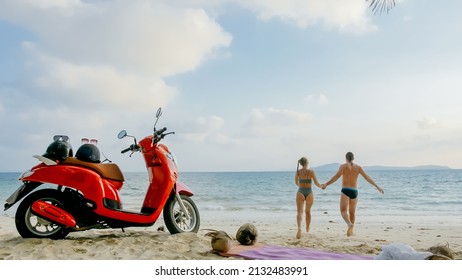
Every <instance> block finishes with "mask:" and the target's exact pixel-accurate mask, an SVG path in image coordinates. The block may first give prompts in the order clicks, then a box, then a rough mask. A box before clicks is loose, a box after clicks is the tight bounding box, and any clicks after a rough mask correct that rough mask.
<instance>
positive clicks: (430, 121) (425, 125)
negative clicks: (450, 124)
mask: <svg viewBox="0 0 462 280" xmlns="http://www.w3.org/2000/svg"><path fill="white" fill-rule="evenodd" d="M417 126H418V127H419V128H420V129H432V128H437V127H440V126H441V124H440V122H438V121H437V120H436V119H435V118H432V117H425V118H423V119H420V120H418V121H417Z"/></svg>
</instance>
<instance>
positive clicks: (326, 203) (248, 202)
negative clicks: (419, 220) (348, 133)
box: [0, 170, 462, 218]
mask: <svg viewBox="0 0 462 280" xmlns="http://www.w3.org/2000/svg"><path fill="white" fill-rule="evenodd" d="M366 171H367V170H366ZM367 172H368V174H369V175H370V176H371V178H372V179H373V180H374V181H375V182H376V183H377V184H378V185H379V186H381V187H382V188H383V189H384V190H385V194H384V195H381V194H380V193H379V192H378V191H377V190H376V189H375V188H374V187H373V186H371V185H370V184H368V183H367V182H365V181H364V180H363V179H362V178H360V180H359V184H358V187H359V203H358V207H357V209H358V211H359V212H360V213H361V214H360V215H361V216H377V215H379V216H454V217H458V216H460V215H461V214H462V192H461V186H462V170H384V171H376V170H374V171H367ZM334 173H335V172H327V171H319V172H316V174H317V177H318V179H319V181H320V182H325V181H327V180H328V179H330V178H331V176H332V175H334ZM19 175H20V173H0V200H1V201H2V202H5V200H6V198H7V197H8V196H9V195H10V194H11V193H12V192H13V191H14V190H15V189H16V188H17V187H18V186H19V185H20V182H19V181H18V180H17V179H18V177H19ZM125 177H126V183H125V185H124V187H123V189H122V191H121V196H122V199H123V201H124V207H125V208H127V209H131V210H137V209H140V207H141V203H142V201H143V199H144V194H145V190H146V186H147V174H146V173H127V174H125ZM180 179H181V181H183V182H184V183H186V184H187V185H188V186H189V187H190V188H191V189H192V190H193V192H194V194H195V195H194V197H193V199H194V201H195V202H196V204H197V206H198V208H199V211H200V212H201V216H203V217H215V216H227V217H233V216H234V215H235V216H239V217H242V216H243V215H247V216H249V217H256V216H259V217H261V216H262V215H263V216H265V217H273V218H278V217H281V218H286V217H292V216H293V214H294V213H295V194H296V190H297V188H296V187H295V185H294V173H293V172H191V173H189V172H184V173H181V174H180ZM313 189H314V195H315V202H314V205H313V208H312V211H313V214H314V215H317V214H322V213H324V214H325V213H326V212H328V213H333V212H335V213H337V212H338V203H339V195H340V180H339V181H337V182H336V183H335V184H333V185H330V186H329V187H328V188H327V189H326V190H321V189H319V188H317V187H313ZM14 212H15V208H12V209H10V210H8V211H5V212H3V215H6V216H14Z"/></svg>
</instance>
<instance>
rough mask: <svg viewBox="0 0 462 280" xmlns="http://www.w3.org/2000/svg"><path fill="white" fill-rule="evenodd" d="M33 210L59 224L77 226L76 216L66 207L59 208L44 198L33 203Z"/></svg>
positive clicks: (36, 213)
mask: <svg viewBox="0 0 462 280" xmlns="http://www.w3.org/2000/svg"><path fill="white" fill-rule="evenodd" d="M31 208H32V212H33V213H34V214H35V215H37V216H39V217H41V218H43V219H46V220H48V221H51V222H54V223H56V224H58V225H61V226H65V227H71V228H75V226H76V225H77V222H76V221H75V218H74V217H73V216H72V215H71V214H70V213H69V212H67V211H65V210H64V209H61V208H59V207H58V206H56V205H53V204H50V203H46V202H45V201H42V200H37V201H35V202H34V203H32V207H31Z"/></svg>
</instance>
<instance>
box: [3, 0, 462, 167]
mask: <svg viewBox="0 0 462 280" xmlns="http://www.w3.org/2000/svg"><path fill="white" fill-rule="evenodd" d="M0 7H1V8H0V38H1V40H0V126H1V129H2V135H3V137H2V138H1V139H0V154H2V155H3V158H4V159H5V160H3V161H2V162H0V171H23V170H25V169H28V168H30V167H31V166H32V165H33V164H35V163H36V162H35V159H33V158H32V155H34V154H42V153H44V151H45V149H46V147H47V145H48V144H49V143H50V142H51V139H52V136H53V135H55V134H67V135H69V136H70V138H71V143H72V145H73V147H74V150H76V149H77V148H78V146H79V145H80V139H81V138H82V137H88V138H97V139H98V140H99V144H98V145H99V148H100V149H101V151H102V152H103V153H104V154H105V155H106V156H107V157H108V158H109V159H111V160H113V161H114V162H117V163H119V164H120V166H121V168H122V169H123V170H126V171H142V170H143V169H144V163H143V161H142V158H141V156H140V155H134V156H133V157H132V158H128V156H126V155H121V154H120V150H122V149H124V148H125V147H127V146H128V145H129V144H130V142H129V141H128V140H126V139H124V140H119V139H117V137H116V136H117V133H118V132H119V131H120V130H121V129H126V130H127V131H128V132H129V133H130V134H132V135H135V136H137V137H138V138H139V139H141V138H142V137H143V136H146V135H148V134H149V133H151V131H152V125H153V122H154V114H155V111H156V109H157V107H160V106H161V107H162V108H163V110H164V114H163V116H162V118H161V119H160V121H159V126H167V127H168V128H169V130H172V131H175V132H176V134H175V135H172V136H170V137H168V138H167V139H166V140H165V144H167V145H169V146H170V148H171V149H172V151H173V152H174V153H175V154H176V156H177V157H178V159H179V162H180V168H181V170H183V171H273V170H294V169H295V167H296V162H297V159H298V158H300V157H301V156H306V157H308V158H309V160H310V163H311V166H318V165H322V164H327V163H332V162H343V161H344V155H345V153H346V152H347V151H352V152H354V153H355V154H356V161H357V163H359V164H361V165H387V166H390V165H393V166H416V165H426V164H438V165H446V166H450V167H452V168H462V161H461V160H460V159H461V158H462V152H461V149H460V143H461V142H462V113H461V110H460V108H461V106H462V95H461V94H460V92H461V90H462V82H461V79H460V77H461V76H462V66H461V65H462V54H461V53H462V52H461V50H462V48H461V46H462V44H461V43H462V34H461V33H462V24H461V21H460V16H459V13H458V12H459V11H460V10H461V9H462V3H459V1H448V2H445V3H444V4H441V3H440V4H439V3H438V2H437V1H429V0H419V1H417V0H402V1H398V2H397V5H396V6H395V7H394V8H393V9H392V10H391V11H390V12H389V13H388V14H382V15H378V14H374V13H373V12H372V11H371V10H370V9H369V8H368V6H367V3H366V2H365V1H364V0H328V1H327V0H326V1H314V0H306V1H297V0H285V1H277V0H273V1H263V0H245V1H244V0H218V1H217V0H214V1H212V0H197V1H167V0H164V1H148V0H134V1H122V0H119V1H103V0H100V1H96V0H95V1H81V0H80V1H79V0H37V1H20V0H15V1H13V0H10V1H9V0H0Z"/></svg>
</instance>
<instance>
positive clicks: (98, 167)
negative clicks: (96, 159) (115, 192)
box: [61, 157, 125, 182]
mask: <svg viewBox="0 0 462 280" xmlns="http://www.w3.org/2000/svg"><path fill="white" fill-rule="evenodd" d="M61 164H68V165H76V166H83V167H88V168H90V169H91V170H93V171H96V172H98V174H100V175H101V177H103V178H106V179H109V180H114V181H120V182H123V181H124V180H125V179H124V175H123V174H122V171H120V168H119V166H118V165H117V164H115V163H92V162H86V161H81V160H79V159H77V158H74V157H68V158H66V159H65V160H64V161H63V162H62V163H61Z"/></svg>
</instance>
